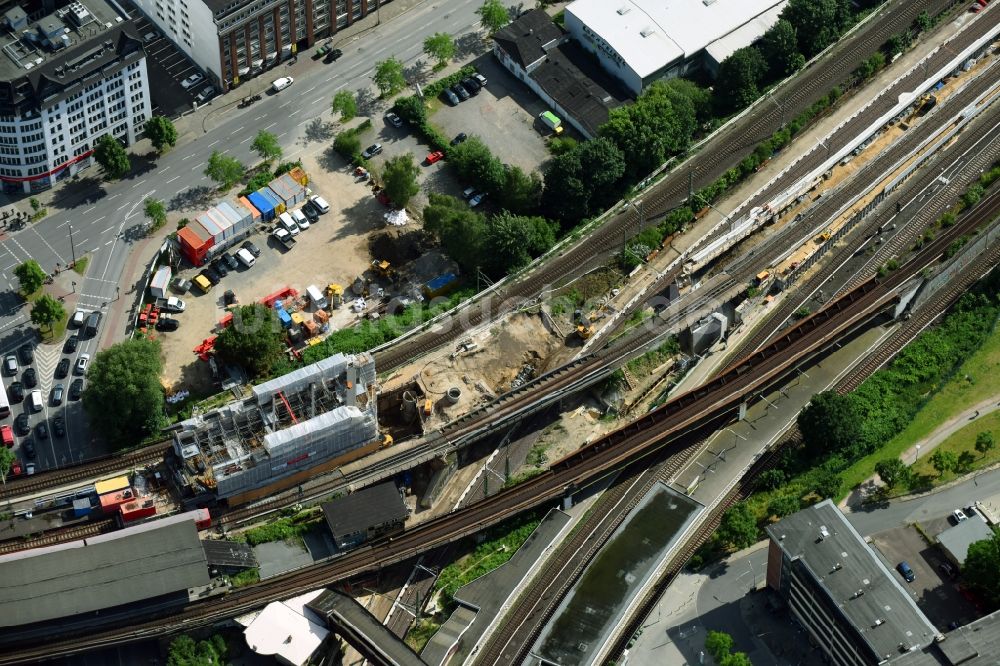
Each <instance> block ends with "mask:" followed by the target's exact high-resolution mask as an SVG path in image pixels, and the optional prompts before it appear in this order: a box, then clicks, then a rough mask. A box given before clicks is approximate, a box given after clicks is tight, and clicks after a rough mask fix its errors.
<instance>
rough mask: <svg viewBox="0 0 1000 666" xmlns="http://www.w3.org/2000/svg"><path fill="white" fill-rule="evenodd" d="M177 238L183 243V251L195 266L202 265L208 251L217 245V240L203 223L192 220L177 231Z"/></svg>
mask: <svg viewBox="0 0 1000 666" xmlns="http://www.w3.org/2000/svg"><path fill="white" fill-rule="evenodd" d="M177 240H178V241H180V244H181V253H182V254H183V255H184V256H185V257H186V258H187V260H188V261H190V262H191V263H192V264H193V265H195V266H201V265H202V263H203V262H204V261H205V256H206V255H207V254H208V251H209V250H210V249H211V248H212V246H213V245H215V240H214V239H213V238H212V235H211V234H209V233H208V232H207V231H206V230H205V228H204V227H203V226H201V224H199V223H198V222H190V223H188V225H187V226H185V227H183V228H182V229H181V230H180V231H178V232H177Z"/></svg>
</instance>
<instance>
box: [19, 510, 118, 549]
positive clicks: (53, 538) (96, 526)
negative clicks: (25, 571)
mask: <svg viewBox="0 0 1000 666" xmlns="http://www.w3.org/2000/svg"><path fill="white" fill-rule="evenodd" d="M113 529H114V521H112V520H111V519H105V520H98V521H92V522H88V523H84V524H82V525H75V526H73V527H66V528H62V529H58V530H52V531H50V532H46V533H45V534H42V535H41V536H37V537H33V538H32V539H31V540H30V541H25V540H23V539H10V540H7V541H4V542H2V543H0V555H5V554H7V553H16V552H18V551H21V550H29V549H31V548H41V547H43V546H55V545H57V544H60V543H68V542H70V541H78V540H80V539H87V538H90V537H94V536H97V535H98V534H104V533H105V532H110V531H112V530H113Z"/></svg>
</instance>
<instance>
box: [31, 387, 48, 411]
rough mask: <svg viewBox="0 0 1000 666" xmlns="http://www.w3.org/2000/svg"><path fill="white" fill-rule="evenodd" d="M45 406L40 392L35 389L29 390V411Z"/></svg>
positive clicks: (39, 409)
mask: <svg viewBox="0 0 1000 666" xmlns="http://www.w3.org/2000/svg"><path fill="white" fill-rule="evenodd" d="M44 407H45V405H44V404H43V403H42V392H41V391H39V390H38V389H35V390H34V391H32V392H31V411H33V412H40V411H42V409H43V408H44Z"/></svg>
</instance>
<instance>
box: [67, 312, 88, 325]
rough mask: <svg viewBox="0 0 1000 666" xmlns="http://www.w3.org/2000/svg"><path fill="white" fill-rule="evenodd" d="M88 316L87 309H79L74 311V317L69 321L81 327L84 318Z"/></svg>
mask: <svg viewBox="0 0 1000 666" xmlns="http://www.w3.org/2000/svg"><path fill="white" fill-rule="evenodd" d="M86 318H87V311H86V310H77V311H76V312H74V313H73V318H72V319H71V320H70V322H69V323H70V324H72V325H73V326H75V327H77V328H80V327H81V326H83V320H84V319H86Z"/></svg>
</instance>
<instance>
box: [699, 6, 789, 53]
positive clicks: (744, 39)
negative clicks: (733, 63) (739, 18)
mask: <svg viewBox="0 0 1000 666" xmlns="http://www.w3.org/2000/svg"><path fill="white" fill-rule="evenodd" d="M787 4H788V2H787V0H782V2H779V3H778V4H776V5H775V6H774V7H771V8H770V9H768V10H767V11H766V12H764V13H763V14H760V15H759V16H756V17H754V18H752V19H750V20H749V21H747V22H746V23H744V24H743V25H741V26H740V27H738V28H736V29H735V30H733V31H732V32H730V33H729V34H728V35H725V36H724V37H720V38H719V39H717V40H715V41H714V42H712V43H711V44H709V45H708V46H707V47H706V48H705V52H706V53H708V55H709V56H710V57H711V58H712V60H714V61H715V62H716V63H720V64H721V63H722V61H723V60H725V59H726V58H728V57H729V56H731V55H732V54H733V53H735V52H736V51H737V50H739V49H742V48H743V47H744V46H750V45H751V44H753V43H754V42H756V41H757V40H758V39H760V38H761V37H763V36H764V33H765V32H767V31H768V30H770V29H771V26H773V25H774V24H775V23H777V22H778V18H779V17H780V16H781V12H782V10H784V9H785V5H787Z"/></svg>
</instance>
